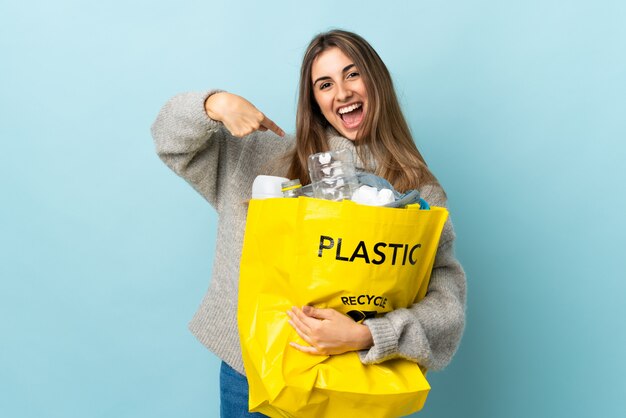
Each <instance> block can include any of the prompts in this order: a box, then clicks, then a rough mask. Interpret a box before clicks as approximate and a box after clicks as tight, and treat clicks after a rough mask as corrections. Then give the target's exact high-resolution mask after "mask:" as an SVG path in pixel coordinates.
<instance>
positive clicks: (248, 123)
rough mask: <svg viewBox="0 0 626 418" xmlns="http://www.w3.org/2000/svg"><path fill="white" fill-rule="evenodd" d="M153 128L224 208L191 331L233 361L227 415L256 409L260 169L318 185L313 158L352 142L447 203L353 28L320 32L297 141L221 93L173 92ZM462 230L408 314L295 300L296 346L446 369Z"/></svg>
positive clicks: (373, 166)
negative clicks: (253, 328) (253, 374)
mask: <svg viewBox="0 0 626 418" xmlns="http://www.w3.org/2000/svg"><path fill="white" fill-rule="evenodd" d="M152 135H153V137H154V140H155V144H156V148H157V152H158V154H159V156H160V158H161V159H162V160H163V161H164V162H165V163H166V164H167V165H168V166H169V167H170V168H172V170H174V171H175V172H176V173H177V174H179V175H180V176H182V177H183V178H185V179H186V180H187V181H188V182H189V183H190V184H191V185H192V186H193V187H194V188H195V189H196V190H197V191H198V192H199V193H200V194H202V196H204V197H205V198H206V199H207V200H208V201H209V203H210V204H211V205H213V207H215V209H216V210H217V212H218V215H219V221H218V223H219V224H218V236H217V241H218V244H217V246H216V255H215V262H214V268H213V276H212V280H211V284H210V287H209V290H208V292H207V294H206V296H205V298H204V300H203V301H202V303H201V305H200V307H199V309H198V311H197V312H196V314H195V316H194V318H193V319H192V321H191V323H190V329H191V331H192V332H193V333H194V334H195V335H196V337H197V338H198V339H199V340H200V341H201V342H202V343H203V344H204V345H205V346H206V347H207V348H209V349H210V350H211V351H213V352H214V353H215V354H216V355H217V356H218V357H220V358H221V359H222V360H223V362H222V370H221V376H220V377H221V380H220V381H221V383H220V389H221V402H222V404H221V410H222V415H223V416H246V415H245V414H246V413H247V381H246V379H245V376H244V375H243V373H244V369H243V363H242V360H241V348H240V345H239V339H238V333H237V319H236V312H237V292H238V276H239V259H240V256H241V248H242V242H243V232H244V228H245V219H246V209H247V208H246V206H245V205H242V203H241V202H242V201H245V200H246V199H249V198H250V195H251V185H252V182H253V180H254V178H255V177H256V176H257V175H259V174H273V175H282V176H286V177H289V178H299V179H300V180H301V182H302V184H307V183H308V182H309V176H308V171H307V166H306V159H307V157H308V156H309V155H310V154H313V153H316V152H321V151H327V150H338V149H348V150H350V151H351V152H352V153H353V155H354V157H355V161H356V166H357V167H358V168H361V169H364V170H368V171H371V172H374V173H375V174H377V175H379V176H381V177H384V178H386V179H387V180H388V181H390V182H391V183H392V184H393V185H394V187H395V188H396V189H397V190H399V191H405V190H408V189H419V190H420V192H421V195H422V197H423V198H424V199H425V200H426V201H428V202H429V203H430V204H431V205H435V206H445V204H446V196H445V193H444V191H443V189H442V188H441V187H440V186H439V184H438V182H437V180H436V178H435V177H434V176H433V175H432V173H430V171H429V170H428V168H427V166H426V164H425V162H424V160H423V158H422V156H421V155H420V153H419V152H418V150H417V148H416V147H415V144H414V143H413V140H412V138H411V135H410V132H409V129H408V126H407V124H406V122H405V119H404V117H403V115H402V112H401V110H400V107H399V104H398V100H397V98H396V95H395V92H394V89H393V85H392V81H391V77H390V75H389V72H388V71H387V68H386V67H385V65H384V63H383V62H382V60H381V59H380V57H379V56H378V54H377V53H376V52H375V51H374V50H373V49H372V47H371V46H370V45H369V44H368V43H367V42H366V41H365V40H364V39H363V38H361V37H360V36H358V35H356V34H354V33H350V32H346V31H341V30H334V31H330V32H327V33H322V34H320V35H318V36H316V37H315V38H314V39H313V40H312V41H311V43H310V45H309V47H308V49H307V51H306V53H305V57H304V60H303V65H302V69H301V76H300V91H299V101H298V112H297V124H296V135H295V138H294V137H291V136H286V135H285V133H284V132H283V130H282V129H280V128H279V127H278V126H277V125H276V124H275V123H274V122H273V121H272V120H271V119H269V118H268V117H267V116H265V115H264V114H263V113H262V112H261V111H259V110H258V109H256V107H254V105H252V104H251V103H250V102H248V101H247V100H245V99H244V98H242V97H239V96H236V95H233V94H230V93H227V92H223V91H218V90H213V91H210V92H208V93H187V94H182V95H179V96H176V97H174V98H173V99H171V100H170V101H169V102H168V103H167V104H166V105H165V106H164V107H163V109H162V110H161V113H160V114H159V116H158V117H157V119H156V121H155V123H154V125H153V126H152ZM296 138H297V139H296ZM268 162H270V163H268ZM454 237H455V236H454V232H453V229H452V224H451V223H450V221H448V222H447V224H446V226H445V227H444V231H443V233H442V236H441V239H440V244H439V248H438V251H437V257H436V260H435V265H434V267H433V272H432V275H431V279H430V284H429V288H428V294H427V295H426V297H425V298H424V299H423V300H422V301H420V302H419V303H417V304H415V305H413V306H411V307H410V308H408V309H398V310H395V311H393V312H389V313H387V314H385V315H384V316H382V317H379V318H372V319H367V320H366V321H364V323H363V324H358V323H355V322H354V321H352V319H350V318H349V317H347V316H345V315H343V314H340V313H339V312H337V311H334V310H332V309H317V308H313V307H302V308H301V309H300V308H298V307H294V308H293V310H292V311H291V312H289V321H290V323H291V325H292V326H293V327H294V328H295V329H296V331H297V332H298V334H299V335H300V336H301V337H302V338H303V339H304V340H305V341H306V342H307V343H308V344H309V346H303V345H298V344H295V343H294V344H292V345H293V347H294V349H298V350H301V351H304V352H307V353H311V354H313V355H316V354H341V353H344V352H347V351H357V350H358V352H359V356H360V358H361V361H362V362H363V363H366V364H367V363H378V362H382V361H385V360H388V359H392V358H396V357H403V358H408V359H411V360H413V361H416V362H417V363H419V364H420V365H422V366H424V367H426V368H428V369H431V370H437V369H441V368H443V367H445V365H447V364H448V363H449V361H450V360H451V358H452V356H453V354H454V352H455V351H456V348H457V347H458V344H459V341H460V338H461V335H462V332H463V327H464V321H465V275H464V273H463V270H462V268H461V266H460V265H459V263H458V261H457V260H456V259H455V257H454V252H453V243H454Z"/></svg>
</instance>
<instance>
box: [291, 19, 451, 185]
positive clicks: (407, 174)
mask: <svg viewBox="0 0 626 418" xmlns="http://www.w3.org/2000/svg"><path fill="white" fill-rule="evenodd" d="M332 47H337V48H339V49H340V50H341V51H342V52H343V53H344V54H346V55H347V56H348V57H350V59H352V60H353V62H354V64H355V65H356V67H357V68H358V70H359V72H360V73H361V77H362V78H363V82H364V83H365V88H366V89H367V96H368V109H367V113H366V114H365V117H364V120H363V122H362V124H361V126H360V128H359V131H358V133H357V137H356V140H355V145H356V149H357V153H358V154H359V156H360V157H361V160H362V161H364V162H365V161H368V160H369V158H368V157H367V156H366V155H365V149H367V150H368V151H369V154H370V155H371V157H373V159H374V161H375V162H376V168H375V172H376V174H377V175H379V176H381V177H383V178H385V179H387V180H388V181H389V182H390V183H391V184H393V186H394V187H395V188H396V189H397V190H399V191H406V190H408V189H416V188H419V187H421V186H424V185H426V184H433V183H434V184H438V182H437V179H436V178H435V176H434V175H433V174H432V173H431V172H430V170H429V169H428V167H427V166H426V162H425V161H424V158H422V155H421V154H420V152H419V151H418V150H417V147H416V146H415V143H414V142H413V138H412V136H411V132H410V131H409V127H408V125H407V123H406V120H405V119H404V116H403V114H402V111H401V110H400V104H399V103H398V99H397V97H396V93H395V90H394V88H393V82H392V80H391V76H390V74H389V71H388V70H387V67H386V66H385V64H384V63H383V61H382V60H381V58H380V57H379V56H378V54H377V53H376V51H375V50H374V48H372V47H371V46H370V44H369V43H368V42H367V41H366V40H365V39H363V38H362V37H360V36H359V35H357V34H355V33H352V32H347V31H344V30H332V31H329V32H325V33H320V34H319V35H317V36H316V37H315V38H313V40H312V41H311V43H310V44H309V46H308V48H307V50H306V53H305V54H304V59H303V61H302V68H301V70H300V88H299V98H298V109H297V114H296V146H295V148H294V149H293V150H292V151H291V153H290V154H288V155H287V158H288V160H289V161H290V162H291V164H290V167H289V171H288V177H289V178H292V179H293V178H299V179H300V181H301V182H302V184H307V183H309V182H310V178H309V173H308V170H307V157H308V156H309V155H311V154H314V153H317V152H322V151H328V149H329V145H328V140H327V137H326V130H327V129H328V127H329V125H330V124H329V123H328V121H327V120H326V118H325V117H324V115H323V114H322V112H321V110H320V108H319V106H318V105H317V102H316V101H315V98H314V96H313V86H312V79H311V68H312V66H313V61H314V60H315V58H316V57H317V56H318V55H319V54H321V53H322V52H324V51H325V50H327V49H329V48H332Z"/></svg>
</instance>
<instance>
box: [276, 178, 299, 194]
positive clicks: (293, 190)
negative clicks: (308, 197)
mask: <svg viewBox="0 0 626 418" xmlns="http://www.w3.org/2000/svg"><path fill="white" fill-rule="evenodd" d="M281 191H282V192H283V197H298V196H302V184H300V179H293V180H289V181H286V182H283V183H282V184H281Z"/></svg>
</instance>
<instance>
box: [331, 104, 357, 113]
mask: <svg viewBox="0 0 626 418" xmlns="http://www.w3.org/2000/svg"><path fill="white" fill-rule="evenodd" d="M359 107H361V103H355V104H352V105H350V106H346V107H342V108H340V109H339V110H338V111H337V112H338V113H339V114H340V115H343V114H344V113H348V112H352V111H353V110H354V109H358V108H359Z"/></svg>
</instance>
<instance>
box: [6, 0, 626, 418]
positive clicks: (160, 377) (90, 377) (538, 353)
mask: <svg viewBox="0 0 626 418" xmlns="http://www.w3.org/2000/svg"><path fill="white" fill-rule="evenodd" d="M624 22H626V3H624V2H621V1H617V0H616V1H569V2H563V1H555V0H541V1H535V0H526V1H506V2H503V1H498V0H484V1H460V0H459V1H438V2H433V1H413V2H410V1H395V2H393V1H387V2H380V1H375V2H374V1H360V2H348V3H339V2H334V1H317V2H311V3H302V4H301V5H298V4H297V3H296V2H287V1H281V2H278V1H276V2H267V3H264V2H253V1H249V2H245V1H231V2H229V3H228V4H226V3H225V2H224V3H215V2H209V1H197V0H182V1H177V2H173V1H148V0H137V1H120V0H111V1H108V2H103V1H93V0H92V1H78V0H76V1H71V0H60V1H55V2H47V1H43V0H39V1H34V0H30V1H24V2H11V4H9V2H3V3H2V4H1V5H0V48H1V51H0V87H1V88H0V91H1V93H0V138H1V151H0V181H1V185H2V186H1V187H2V195H3V196H2V204H1V205H0V277H1V281H0V336H1V343H0V415H2V416H3V417H64V418H70V417H119V418H123V417H133V418H137V417H151V418H156V417H213V416H216V415H217V414H218V386H217V376H218V364H219V363H218V360H217V359H216V358H215V357H214V356H213V355H211V354H210V353H209V352H208V351H206V350H205V349H204V348H203V347H202V346H201V345H200V344H199V343H197V342H196V341H195V339H194V338H193V337H192V336H191V334H190V333H189V332H188V331H187V329H186V323H187V321H188V320H189V319H190V318H191V316H192V314H193V312H194V311H195V309H196V307H197V306H198V304H199V302H200V300H201V297H202V296H203V294H204V291H205V290H206V288H207V285H208V281H209V275H210V271H211V265H212V258H213V252H214V249H215V245H216V244H215V225H216V219H215V213H214V211H213V210H212V209H211V208H210V207H209V205H208V204H207V203H206V202H205V201H204V200H203V199H202V198H201V197H200V196H199V195H197V194H196V193H195V192H194V191H193V190H192V189H191V187H189V186H188V185H187V184H186V183H185V182H184V181H182V180H181V179H179V178H177V177H176V176H175V175H174V174H173V173H171V172H170V171H169V170H168V169H167V168H166V167H165V166H164V165H163V164H162V163H161V162H160V161H159V160H158V158H157V157H156V155H155V153H154V148H153V145H152V139H151V137H150V135H149V127H150V125H151V123H152V121H153V119H154V118H155V116H156V114H157V112H158V110H159V108H160V107H161V105H162V104H163V103H164V102H165V101H166V99H168V98H169V97H170V96H172V95H174V94H175V93H178V92H181V91H187V90H204V89H207V88H211V87H219V88H223V89H227V90H230V91H232V92H234V93H238V94H241V95H243V96H244V97H246V98H248V99H249V100H250V101H252V102H253V103H254V104H256V105H257V107H259V108H260V109H261V110H262V111H264V112H265V113H266V114H267V115H268V116H269V117H270V118H272V119H273V120H275V121H276V122H277V123H278V124H279V125H280V126H281V127H282V128H284V129H285V130H287V131H293V129H294V120H295V103H296V88H297V82H298V70H299V66H300V60H301V57H302V54H303V50H304V47H305V46H306V45H307V43H308V41H309V40H310V39H311V37H312V36H313V35H314V34H315V33H317V32H319V31H322V30H326V29H329V28H332V27H342V28H345V29H349V30H353V31H356V32H358V33H360V34H361V35H363V36H364V37H365V38H366V39H368V40H369V41H370V42H371V43H372V45H373V46H374V47H375V48H376V49H377V51H378V52H379V53H380V55H381V56H382V58H383V60H384V61H385V62H386V64H387V66H388V67H389V69H390V70H391V72H392V74H393V77H394V80H395V83H396V88H397V91H398V93H399V96H400V99H401V102H402V105H403V108H404V111H405V114H406V116H407V118H408V120H409V123H410V125H411V127H412V130H413V133H414V135H415V138H416V142H417V143H418V146H419V148H420V149H421V150H422V151H423V154H424V155H425V158H426V159H427V161H428V163H429V165H430V166H431V168H432V169H433V171H434V172H435V173H436V175H437V176H438V177H439V179H440V180H441V182H442V184H443V185H444V186H445V188H446V189H447V192H448V195H449V197H450V206H451V209H452V215H453V219H454V221H455V225H456V229H457V234H458V241H457V254H458V257H459V259H460V260H461V261H462V263H463V265H464V267H465V269H466V271H467V275H468V283H469V288H468V291H469V292H468V302H469V303H468V310H467V319H468V322H467V328H466V332H465V336H464V339H463V341H462V344H461V347H460V349H459V351H458V354H457V356H456V357H455V359H454V361H453V363H452V364H451V365H450V366H449V367H448V368H447V369H446V370H445V371H443V372H440V373H431V374H430V375H429V377H430V380H431V384H432V386H433V390H432V392H431V395H430V397H429V400H428V402H427V404H426V407H425V410H424V412H423V413H421V414H420V416H423V417H454V416H464V417H481V418H482V417H494V418H498V417H520V418H521V417H624V416H626V401H624V399H626V383H625V382H624V376H626V360H625V359H624V354H625V352H626V332H625V331H626V330H625V327H624V318H626V304H625V303H624V294H625V293H626V280H625V279H626V278H625V277H624V276H625V275H624V268H623V260H624V255H625V254H626V251H625V244H624V237H625V236H626V235H625V233H626V228H625V222H624V216H623V212H624V209H623V207H624V205H625V203H626V202H625V199H624V184H623V181H624V179H625V178H626V176H625V169H624V164H623V161H624V160H625V158H626V155H625V154H626V145H625V139H626V117H625V116H626V104H625V97H626V54H625V53H624V45H626V25H625V24H624ZM620 214H621V215H620Z"/></svg>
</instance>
